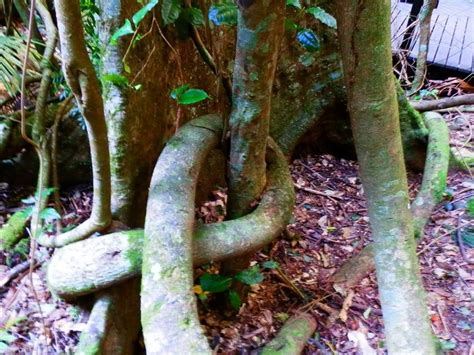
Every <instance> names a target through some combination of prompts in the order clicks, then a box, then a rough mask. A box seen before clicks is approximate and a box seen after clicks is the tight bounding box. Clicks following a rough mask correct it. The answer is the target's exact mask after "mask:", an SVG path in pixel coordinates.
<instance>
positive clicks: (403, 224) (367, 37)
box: [337, 0, 435, 354]
mask: <svg viewBox="0 0 474 355" xmlns="http://www.w3.org/2000/svg"><path fill="white" fill-rule="evenodd" d="M337 9H338V13H337V18H338V33H339V38H340V41H341V52H342V62H343V71H344V77H345V81H346V85H347V91H348V105H349V112H350V116H351V124H352V131H353V135H354V141H355V146H356V152H357V157H358V161H359V165H360V175H361V180H362V183H363V186H364V191H365V194H366V196H367V201H368V213H369V217H370V223H371V229H372V234H373V239H374V254H375V265H376V271H377V280H378V285H379V292H380V299H381V305H382V312H383V318H384V323H385V335H386V339H387V349H388V351H389V352H391V353H394V354H434V353H435V346H434V341H433V337H432V334H431V327H430V323H429V320H428V313H427V308H426V304H425V302H424V300H425V295H424V290H423V286H422V283H421V277H420V273H419V265H418V260H417V257H416V251H415V239H414V231H413V222H412V218H411V215H410V211H409V206H408V202H409V200H408V191H407V190H408V188H407V180H406V172H405V165H404V161H403V150H402V142H401V135H400V123H399V116H398V107H397V101H396V89H395V85H394V81H393V79H392V78H393V76H392V75H393V74H392V63H391V41H390V1H388V0H377V1H372V0H370V1H369V0H362V1H360V0H359V1H355V0H352V1H350V2H346V1H342V0H340V1H338V6H337ZM368 78H370V80H368ZM414 333H416V334H417V336H416V337H414V336H413V334H414Z"/></svg>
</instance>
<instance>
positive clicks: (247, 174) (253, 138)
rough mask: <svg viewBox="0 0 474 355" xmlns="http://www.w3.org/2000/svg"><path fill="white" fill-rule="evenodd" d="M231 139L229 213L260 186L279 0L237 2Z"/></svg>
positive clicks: (280, 20) (242, 209) (244, 209)
mask: <svg viewBox="0 0 474 355" xmlns="http://www.w3.org/2000/svg"><path fill="white" fill-rule="evenodd" d="M238 5H239V17H238V30H237V44H236V46H237V47H236V55H235V66H234V76H233V77H234V82H233V95H232V96H233V98H232V102H233V107H232V113H231V116H230V119H229V125H230V132H231V143H230V160H229V169H228V180H229V202H228V213H229V217H230V218H236V217H240V216H242V215H244V214H246V213H248V212H249V211H251V210H252V207H253V206H252V203H254V202H255V201H256V200H257V199H258V198H259V197H260V194H261V193H262V191H263V188H264V187H265V171H266V165H265V150H266V145H267V139H266V138H267V137H268V133H269V127H270V108H271V106H270V105H271V96H272V86H273V79H274V76H275V68H276V64H277V59H278V51H279V46H280V42H281V39H282V35H283V24H284V13H285V2H284V1H283V0H261V1H238Z"/></svg>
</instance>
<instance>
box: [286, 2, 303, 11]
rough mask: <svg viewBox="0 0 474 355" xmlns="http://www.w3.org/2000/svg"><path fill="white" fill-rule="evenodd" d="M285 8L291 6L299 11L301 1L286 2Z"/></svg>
mask: <svg viewBox="0 0 474 355" xmlns="http://www.w3.org/2000/svg"><path fill="white" fill-rule="evenodd" d="M286 6H293V7H296V8H297V9H301V1H300V0H286Z"/></svg>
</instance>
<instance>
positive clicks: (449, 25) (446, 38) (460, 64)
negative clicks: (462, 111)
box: [392, 0, 474, 74]
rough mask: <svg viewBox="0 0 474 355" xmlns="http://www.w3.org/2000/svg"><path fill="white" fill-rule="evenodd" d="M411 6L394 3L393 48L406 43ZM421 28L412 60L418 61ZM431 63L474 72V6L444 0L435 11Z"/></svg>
mask: <svg viewBox="0 0 474 355" xmlns="http://www.w3.org/2000/svg"><path fill="white" fill-rule="evenodd" d="M410 10H411V4H407V3H400V2H399V1H397V0H392V48H393V49H394V50H398V49H399V48H400V45H401V43H402V41H403V37H404V34H405V32H406V27H407V23H408V18H409V14H410ZM418 39H419V28H418V26H415V29H414V32H413V35H412V40H411V45H410V46H409V48H408V51H409V56H410V57H414V58H415V57H416V56H417V53H418V46H419V43H418V42H419V41H418ZM428 63H430V64H435V65H438V66H441V67H446V68H449V69H454V70H458V71H462V72H465V73H467V74H470V73H472V72H474V2H472V0H440V2H439V6H438V8H437V9H435V10H434V11H433V17H432V20H431V40H430V45H429V52H428Z"/></svg>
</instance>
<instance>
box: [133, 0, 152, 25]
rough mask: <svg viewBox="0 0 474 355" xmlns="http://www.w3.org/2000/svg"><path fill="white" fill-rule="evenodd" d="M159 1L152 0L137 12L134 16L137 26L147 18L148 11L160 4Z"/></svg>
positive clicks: (134, 22)
mask: <svg viewBox="0 0 474 355" xmlns="http://www.w3.org/2000/svg"><path fill="white" fill-rule="evenodd" d="M158 1H159V0H151V1H150V2H149V3H148V4H146V5H145V6H143V7H142V8H141V9H140V10H138V11H137V12H135V14H134V15H133V16H132V21H133V24H134V25H135V27H136V26H138V25H139V24H140V22H141V21H142V20H143V19H144V18H145V16H146V14H147V13H149V12H150V11H151V10H153V8H154V7H155V6H156V5H157V4H158Z"/></svg>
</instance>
